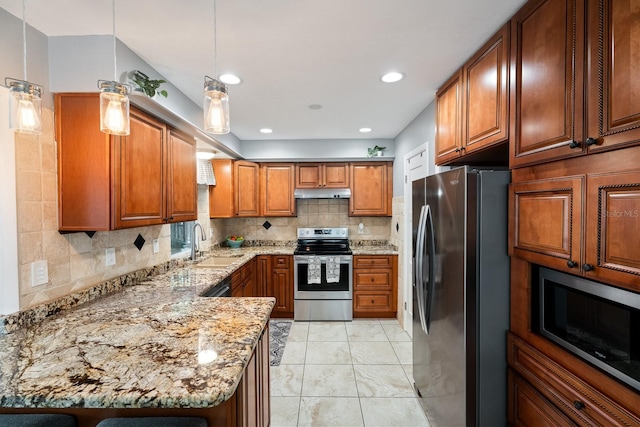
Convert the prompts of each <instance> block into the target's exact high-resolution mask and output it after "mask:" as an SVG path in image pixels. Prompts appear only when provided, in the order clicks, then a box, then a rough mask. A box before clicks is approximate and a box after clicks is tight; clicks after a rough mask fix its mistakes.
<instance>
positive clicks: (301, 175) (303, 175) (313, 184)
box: [296, 163, 322, 188]
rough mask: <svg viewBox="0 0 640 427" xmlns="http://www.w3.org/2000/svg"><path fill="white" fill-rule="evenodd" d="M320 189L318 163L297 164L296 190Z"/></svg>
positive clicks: (319, 166)
mask: <svg viewBox="0 0 640 427" xmlns="http://www.w3.org/2000/svg"><path fill="white" fill-rule="evenodd" d="M318 187H322V166H321V165H320V163H298V164H297V165H296V188H318Z"/></svg>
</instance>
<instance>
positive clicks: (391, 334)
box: [382, 324, 411, 342]
mask: <svg viewBox="0 0 640 427" xmlns="http://www.w3.org/2000/svg"><path fill="white" fill-rule="evenodd" d="M382 328H383V329H384V332H385V333H386V334H387V337H388V338H389V341H396V342H411V337H410V336H409V334H408V333H407V332H406V331H405V330H404V329H402V327H401V326H400V325H389V324H384V325H382Z"/></svg>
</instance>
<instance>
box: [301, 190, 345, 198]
mask: <svg viewBox="0 0 640 427" xmlns="http://www.w3.org/2000/svg"><path fill="white" fill-rule="evenodd" d="M293 196H294V197H295V198H296V199H348V198H350V197H351V189H350V188H297V189H296V190H295V191H294V192H293Z"/></svg>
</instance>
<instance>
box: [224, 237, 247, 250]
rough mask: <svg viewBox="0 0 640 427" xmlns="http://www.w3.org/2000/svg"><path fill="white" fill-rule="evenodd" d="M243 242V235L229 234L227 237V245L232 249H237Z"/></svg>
mask: <svg viewBox="0 0 640 427" xmlns="http://www.w3.org/2000/svg"><path fill="white" fill-rule="evenodd" d="M243 243H244V237H242V236H229V237H227V245H228V246H229V247H230V248H232V249H238V248H239V247H240V246H242V244H243Z"/></svg>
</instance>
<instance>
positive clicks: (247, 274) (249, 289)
mask: <svg viewBox="0 0 640 427" xmlns="http://www.w3.org/2000/svg"><path fill="white" fill-rule="evenodd" d="M258 288H259V287H257V286H256V260H255V258H254V259H252V260H251V261H249V262H248V263H246V264H245V265H243V266H242V267H240V268H239V269H238V270H236V271H235V272H234V273H233V274H232V275H231V296H232V297H258V296H262V295H260V294H259V293H258Z"/></svg>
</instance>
